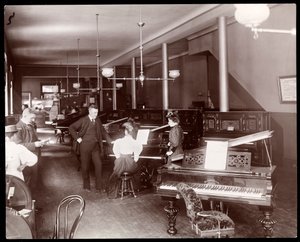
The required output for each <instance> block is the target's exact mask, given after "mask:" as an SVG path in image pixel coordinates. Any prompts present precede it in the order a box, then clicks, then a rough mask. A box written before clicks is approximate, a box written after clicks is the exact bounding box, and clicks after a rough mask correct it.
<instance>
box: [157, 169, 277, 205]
mask: <svg viewBox="0 0 300 242" xmlns="http://www.w3.org/2000/svg"><path fill="white" fill-rule="evenodd" d="M275 169H276V166H273V167H272V169H271V170H270V169H269V168H268V167H253V168H252V169H251V171H250V172H244V173H243V172H240V171H237V172H234V171H232V172H228V171H215V170H207V169H203V170H197V171H195V170H194V169H188V168H185V167H182V166H180V165H177V166H176V167H174V168H169V167H167V166H162V167H161V168H160V169H159V171H158V174H159V177H158V180H157V182H158V184H157V186H156V194H157V195H161V196H164V197H176V196H177V197H178V192H177V190H176V185H177V184H178V183H179V182H185V183H187V184H189V185H190V186H191V187H193V188H194V189H195V191H196V193H197V194H198V195H200V196H201V198H202V199H204V200H216V201H224V202H238V203H246V204H251V205H259V206H272V199H271V198H272V192H273V191H272V188H273V187H274V184H272V182H274V181H272V179H271V177H272V174H273V173H274V170H275Z"/></svg>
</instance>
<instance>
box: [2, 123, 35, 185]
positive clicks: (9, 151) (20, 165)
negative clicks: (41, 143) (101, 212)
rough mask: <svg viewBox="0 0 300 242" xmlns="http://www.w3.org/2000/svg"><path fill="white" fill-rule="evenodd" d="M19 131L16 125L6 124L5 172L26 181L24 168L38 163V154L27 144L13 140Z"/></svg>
mask: <svg viewBox="0 0 300 242" xmlns="http://www.w3.org/2000/svg"><path fill="white" fill-rule="evenodd" d="M16 132H18V130H17V127H16V125H6V126H5V174H8V175H12V176H16V177H18V178H20V179H22V180H23V181H24V176H23V172H22V171H23V169H24V168H25V167H27V166H33V165H35V164H36V163H37V159H38V158H37V156H36V155H35V154H34V153H32V152H31V151H29V150H28V149H27V148H26V147H25V146H23V145H18V144H16V143H14V142H12V141H11V140H10V139H11V137H12V136H13V135H14V134H15V133H16Z"/></svg>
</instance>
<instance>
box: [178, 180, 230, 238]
mask: <svg viewBox="0 0 300 242" xmlns="http://www.w3.org/2000/svg"><path fill="white" fill-rule="evenodd" d="M177 190H178V192H179V194H180V195H181V196H182V198H183V199H184V202H185V205H186V212H187V216H188V218H189V220H190V223H191V225H192V230H195V232H196V234H198V235H200V237H215V236H216V237H218V238H221V237H222V236H226V237H230V236H231V235H233V234H234V227H235V224H234V222H233V221H232V219H231V218H230V217H229V216H228V215H226V214H225V213H223V212H221V211H216V210H207V211H204V210H203V205H202V202H201V199H200V197H199V196H197V194H196V192H195V190H194V189H193V188H192V187H191V186H189V185H188V184H186V183H178V184H177Z"/></svg>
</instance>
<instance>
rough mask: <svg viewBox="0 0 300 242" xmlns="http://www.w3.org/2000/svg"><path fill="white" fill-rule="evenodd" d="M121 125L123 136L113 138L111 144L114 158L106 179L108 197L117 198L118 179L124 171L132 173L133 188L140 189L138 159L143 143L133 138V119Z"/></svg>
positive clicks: (134, 130) (134, 131)
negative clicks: (111, 168) (112, 167)
mask: <svg viewBox="0 0 300 242" xmlns="http://www.w3.org/2000/svg"><path fill="white" fill-rule="evenodd" d="M122 127H123V128H124V137H123V138H120V139H117V140H115V141H114V144H113V153H114V155H115V156H116V159H115V162H114V169H113V172H112V174H111V176H110V177H109V180H108V186H107V195H108V198H117V195H118V179H119V177H120V176H121V174H122V173H123V172H125V171H126V172H129V173H130V174H133V178H134V188H135V190H139V189H140V173H141V172H140V169H141V165H140V163H139V162H138V161H139V155H140V154H141V152H142V150H143V145H142V144H141V143H140V142H138V141H137V140H136V139H135V138H134V135H135V133H136V129H135V127H136V126H135V123H134V121H132V120H129V121H127V122H126V123H124V124H123V125H122Z"/></svg>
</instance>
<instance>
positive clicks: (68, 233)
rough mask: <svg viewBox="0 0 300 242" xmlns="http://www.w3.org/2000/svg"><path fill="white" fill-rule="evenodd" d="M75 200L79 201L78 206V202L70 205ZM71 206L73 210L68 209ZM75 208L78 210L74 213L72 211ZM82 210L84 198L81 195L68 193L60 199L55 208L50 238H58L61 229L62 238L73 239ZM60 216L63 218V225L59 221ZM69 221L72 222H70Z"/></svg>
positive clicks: (83, 208)
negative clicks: (52, 231)
mask: <svg viewBox="0 0 300 242" xmlns="http://www.w3.org/2000/svg"><path fill="white" fill-rule="evenodd" d="M76 201H77V202H79V206H78V204H77V206H76V205H75V204H72V205H71V203H73V202H76ZM70 205H71V206H70ZM71 207H72V209H73V212H70V211H69V209H70V208H71ZM75 209H76V210H78V212H75V213H74V211H76V210H75ZM84 210H85V200H84V199H83V198H82V197H81V196H79V195H70V196H67V197H65V198H64V199H62V200H61V202H60V203H59V205H58V207H57V210H56V220H55V226H54V233H53V237H52V239H60V235H61V234H62V232H61V230H63V238H64V239H73V237H74V234H75V232H76V230H77V228H78V225H79V222H80V220H81V218H82V215H83V213H84ZM61 217H63V218H64V224H63V226H62V225H61V222H60V219H61ZM71 221H73V222H72V223H71ZM69 225H70V226H69ZM71 225H72V226H71ZM69 227H71V229H69Z"/></svg>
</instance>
